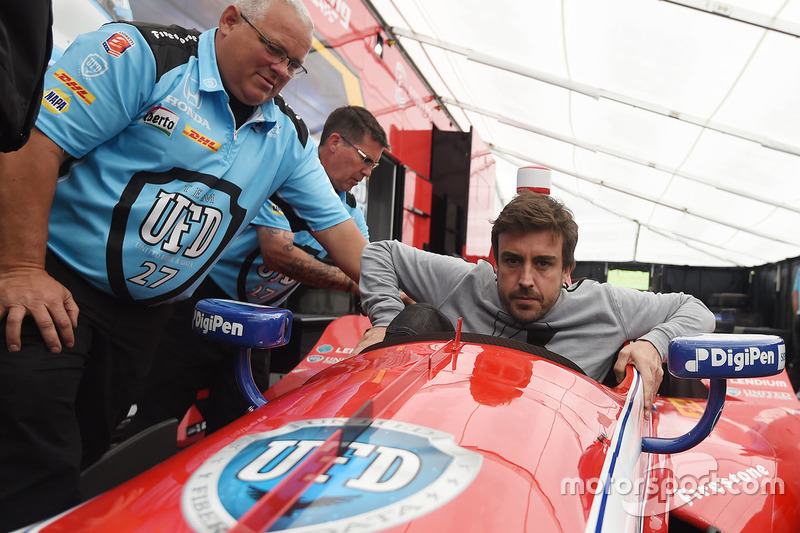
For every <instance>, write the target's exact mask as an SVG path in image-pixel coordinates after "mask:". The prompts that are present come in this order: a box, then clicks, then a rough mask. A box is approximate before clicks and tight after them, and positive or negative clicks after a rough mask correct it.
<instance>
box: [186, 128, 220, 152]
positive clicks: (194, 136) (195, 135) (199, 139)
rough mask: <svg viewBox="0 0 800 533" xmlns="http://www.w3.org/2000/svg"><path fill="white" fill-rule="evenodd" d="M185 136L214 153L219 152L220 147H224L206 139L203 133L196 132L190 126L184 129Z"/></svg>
mask: <svg viewBox="0 0 800 533" xmlns="http://www.w3.org/2000/svg"><path fill="white" fill-rule="evenodd" d="M183 134H184V135H186V136H187V137H189V138H190V139H191V140H193V141H194V142H196V143H197V144H200V145H202V146H205V147H206V148H208V149H209V150H211V151H212V152H216V151H217V150H219V148H220V146H222V145H221V144H220V143H218V142H217V141H215V140H213V139H209V138H208V137H206V136H205V135H203V134H202V133H200V132H198V131H197V130H195V129H194V128H192V127H190V126H186V127H185V128H183Z"/></svg>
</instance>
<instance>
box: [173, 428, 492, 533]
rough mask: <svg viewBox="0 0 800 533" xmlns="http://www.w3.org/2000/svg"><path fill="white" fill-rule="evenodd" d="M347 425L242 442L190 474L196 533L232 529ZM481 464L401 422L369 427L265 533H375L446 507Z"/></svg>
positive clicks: (443, 436) (437, 434)
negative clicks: (268, 531) (308, 532)
mask: <svg viewBox="0 0 800 533" xmlns="http://www.w3.org/2000/svg"><path fill="white" fill-rule="evenodd" d="M345 421H346V419H343V418H330V419H316V420H303V421H299V422H293V423H290V424H288V425H286V426H283V427H282V428H280V429H277V430H274V431H268V432H265V433H257V434H252V435H245V436H243V437H241V438H239V439H237V440H236V441H234V442H233V443H231V444H229V445H228V446H226V447H225V448H223V449H222V450H220V451H219V452H217V453H216V454H214V455H213V456H212V457H210V458H209V459H208V460H207V461H206V462H205V463H203V465H201V466H200V468H198V469H197V470H196V471H195V472H194V474H192V476H191V478H189V481H188V482H187V483H186V485H185V487H184V489H183V494H182V497H181V508H182V511H183V514H184V517H185V518H186V520H187V522H188V523H189V525H190V526H191V527H192V528H193V529H194V530H195V531H198V532H211V531H221V530H225V529H228V528H230V527H232V526H234V525H235V524H236V521H237V520H238V519H240V518H241V517H242V516H243V515H244V514H245V513H246V512H247V511H249V510H250V509H251V508H252V507H253V505H254V504H255V503H256V502H257V501H258V500H259V499H260V498H261V497H262V496H264V495H265V494H267V493H269V491H271V490H273V489H274V488H275V487H276V486H277V485H278V484H279V483H281V482H282V481H283V480H285V479H287V477H288V476H290V475H291V474H292V471H293V470H294V469H295V468H297V467H298V465H301V464H302V463H303V461H304V460H305V459H306V458H308V457H309V456H310V455H311V454H312V453H313V452H314V451H315V450H317V449H318V448H319V447H320V446H322V444H323V443H324V442H325V440H326V439H328V438H329V437H330V436H331V435H332V434H333V433H334V432H335V431H337V430H339V429H341V428H342V426H343V425H344V423H345ZM481 464H482V456H481V455H480V454H478V453H475V452H473V451H470V450H466V449H464V448H461V447H460V446H458V445H457V444H456V443H455V440H454V438H453V436H452V435H450V434H447V433H443V432H441V431H437V430H435V429H430V428H426V427H422V426H417V425H414V424H408V423H405V422H398V421H394V420H374V421H372V423H371V424H370V425H369V426H367V428H366V429H364V430H363V431H362V432H361V433H360V434H359V435H358V436H357V437H356V438H355V440H353V442H351V443H350V444H349V445H346V446H345V447H343V450H342V451H340V453H339V456H338V457H337V458H336V459H335V460H334V461H333V463H332V464H331V466H329V467H328V468H327V469H326V470H325V471H323V472H321V473H320V474H319V475H317V477H316V478H315V480H314V482H313V483H312V484H311V485H310V486H309V487H308V488H307V489H306V490H305V491H303V493H302V494H301V496H300V498H299V499H298V500H297V501H296V502H295V503H294V505H293V506H292V507H291V508H289V509H288V510H287V511H286V513H284V514H283V515H282V516H281V517H280V518H278V520H277V521H276V522H275V523H274V524H273V525H272V527H271V528H270V531H286V532H297V533H299V532H300V531H310V530H315V531H316V530H324V531H326V532H345V531H348V532H349V531H358V532H359V533H366V532H371V531H381V530H384V529H386V528H389V527H394V526H397V525H400V524H404V523H406V522H408V521H410V520H413V519H415V518H418V517H420V516H422V515H425V514H427V513H429V512H431V511H433V510H435V509H437V508H438V507H441V506H442V505H444V504H446V503H447V502H449V501H450V500H452V499H453V498H455V497H456V496H457V495H458V494H460V493H461V492H462V491H463V490H464V489H466V488H467V487H468V486H469V485H470V484H471V483H472V482H473V481H474V480H475V478H476V476H477V475H478V472H479V471H480V468H481Z"/></svg>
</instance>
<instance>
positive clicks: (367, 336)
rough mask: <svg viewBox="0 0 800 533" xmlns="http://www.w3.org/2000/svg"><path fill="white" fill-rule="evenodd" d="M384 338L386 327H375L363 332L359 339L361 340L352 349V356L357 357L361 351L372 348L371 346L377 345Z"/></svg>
mask: <svg viewBox="0 0 800 533" xmlns="http://www.w3.org/2000/svg"><path fill="white" fill-rule="evenodd" d="M385 336H386V326H375V327H374V328H370V329H368V330H367V331H365V332H364V336H363V337H361V340H360V341H358V344H356V347H355V348H353V352H352V355H357V354H359V353H361V351H362V350H364V349H365V348H368V347H369V346H372V345H373V344H378V343H379V342H381V341H382V340H383V338H384V337H385Z"/></svg>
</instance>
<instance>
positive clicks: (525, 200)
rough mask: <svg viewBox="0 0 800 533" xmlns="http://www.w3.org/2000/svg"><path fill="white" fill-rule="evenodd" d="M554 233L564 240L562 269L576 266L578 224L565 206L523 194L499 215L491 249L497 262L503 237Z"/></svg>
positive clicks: (539, 195)
mask: <svg viewBox="0 0 800 533" xmlns="http://www.w3.org/2000/svg"><path fill="white" fill-rule="evenodd" d="M541 230H552V231H553V233H554V234H555V235H560V236H561V238H562V239H563V248H562V251H561V256H562V261H563V263H564V264H563V268H568V267H572V266H575V246H577V244H578V224H576V223H575V220H574V219H573V217H572V211H570V210H569V209H568V208H567V207H566V206H565V205H564V204H563V203H562V202H560V201H558V200H556V199H555V198H553V197H552V196H550V195H548V194H539V193H535V192H532V191H528V190H524V189H523V190H522V191H520V193H519V194H518V195H517V196H515V197H514V199H513V200H511V201H510V202H509V203H508V205H506V206H505V207H504V208H503V210H502V211H501V212H500V215H499V216H498V217H497V219H496V220H495V221H494V224H493V225H492V247H493V248H494V260H495V262H497V260H498V253H499V246H498V240H499V236H500V234H501V233H516V234H519V233H529V232H533V231H541Z"/></svg>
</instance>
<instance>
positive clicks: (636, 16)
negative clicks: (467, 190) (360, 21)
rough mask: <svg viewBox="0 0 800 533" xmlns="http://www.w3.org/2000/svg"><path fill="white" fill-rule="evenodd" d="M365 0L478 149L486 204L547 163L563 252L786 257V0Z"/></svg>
mask: <svg viewBox="0 0 800 533" xmlns="http://www.w3.org/2000/svg"><path fill="white" fill-rule="evenodd" d="M371 3H372V5H373V6H374V8H375V10H376V11H377V12H378V13H379V14H380V16H381V17H382V18H383V19H384V20H385V21H386V23H387V24H388V26H389V27H390V28H391V33H392V34H393V36H394V37H395V38H396V39H397V41H398V42H399V43H400V44H401V45H402V46H403V47H404V48H405V49H406V51H407V53H408V54H409V56H410V57H411V58H412V59H413V60H414V62H415V63H416V65H417V66H418V68H419V69H420V71H421V72H422V74H423V75H424V76H425V77H426V79H427V80H428V82H429V83H430V85H431V87H432V88H433V89H434V91H435V92H436V93H437V95H438V96H439V98H440V100H441V102H442V103H443V104H444V105H445V106H446V107H447V109H448V110H449V112H450V114H451V115H452V116H453V117H454V119H455V121H456V122H457V125H458V126H459V127H460V128H461V129H463V130H468V129H469V128H470V127H474V128H475V131H477V132H478V134H479V135H480V136H481V137H482V138H483V139H484V140H485V141H486V142H487V143H488V144H489V145H490V147H491V148H492V150H493V152H494V154H495V156H496V158H497V161H498V166H497V178H498V183H499V188H500V202H501V204H502V203H504V202H506V201H508V200H509V199H510V197H511V195H513V193H514V192H515V187H516V169H517V168H518V167H519V166H522V165H527V164H530V163H536V164H540V165H543V166H546V167H549V168H551V169H553V173H552V179H553V187H552V191H553V192H552V194H553V195H554V196H556V197H558V198H561V199H562V200H563V201H564V202H565V203H566V204H567V205H568V206H569V207H570V208H571V209H572V211H573V212H574V213H575V216H576V219H577V221H578V224H579V225H580V241H579V243H578V249H577V250H576V259H577V260H578V261H639V262H645V263H666V264H679V265H698V266H755V265H761V264H764V263H770V262H776V261H780V260H783V259H786V258H790V257H796V256H799V255H800V39H798V37H797V36H800V1H797V0H795V1H792V0H781V1H777V0H759V1H756V0H739V1H738V2H729V3H727V4H723V3H720V2H711V1H699V0H685V1H675V2H667V1H657V0H561V1H555V0H547V1H546V0H535V1H534V0H526V1H520V0H494V1H493V2H485V1H478V0H461V1H459V2H451V1H449V0H436V1H430V0H372V2H371ZM720 15H724V16H720Z"/></svg>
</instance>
